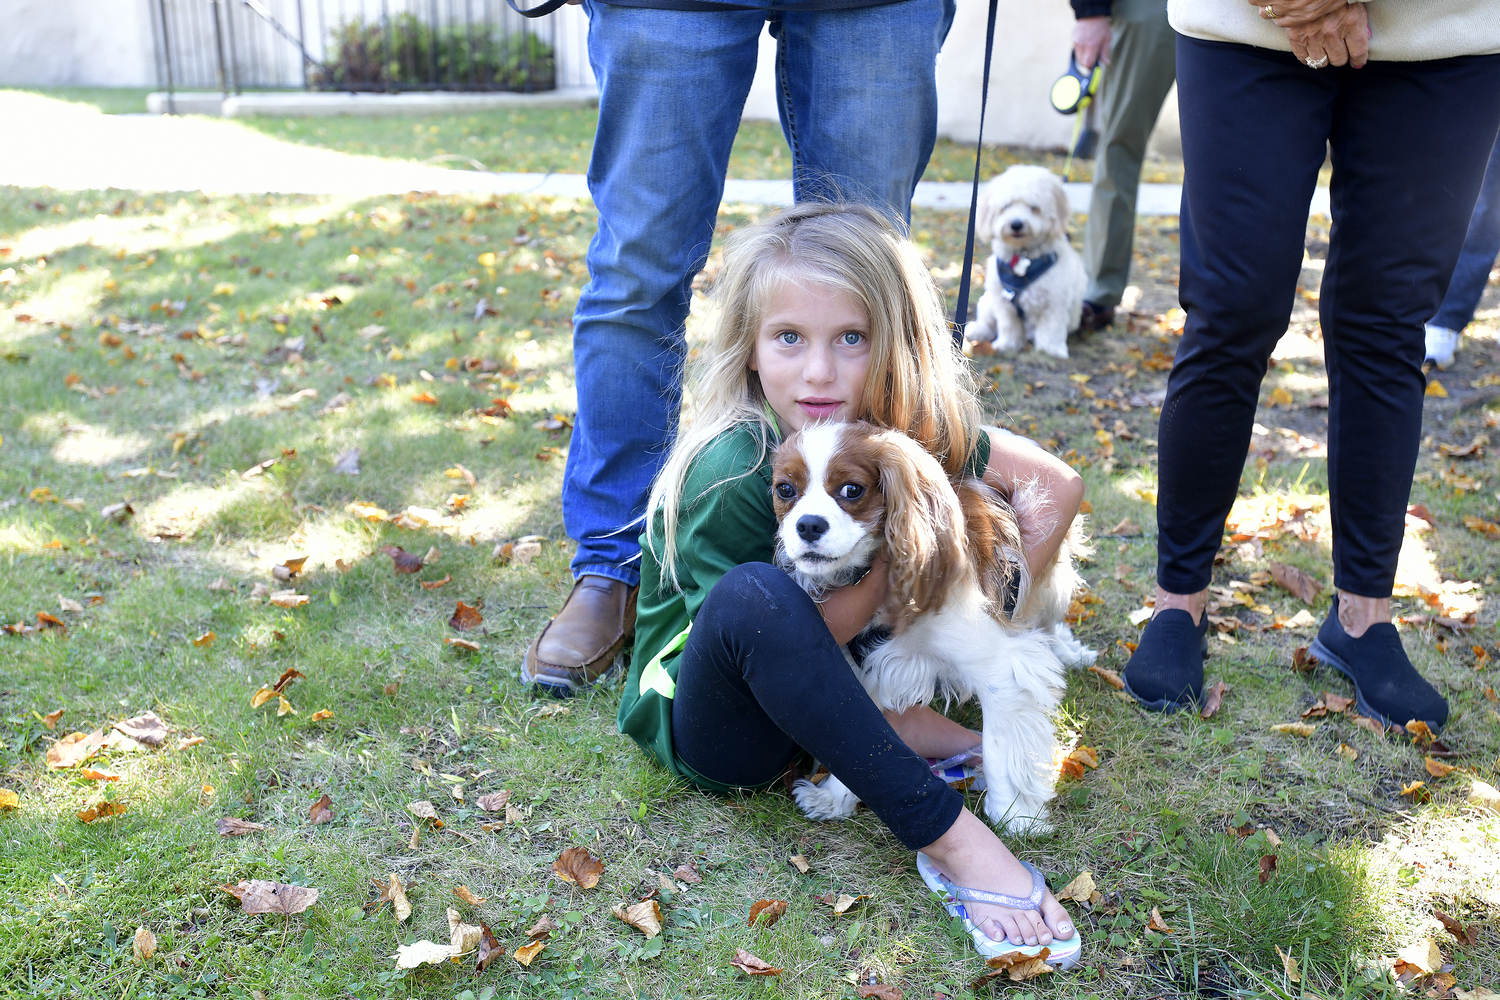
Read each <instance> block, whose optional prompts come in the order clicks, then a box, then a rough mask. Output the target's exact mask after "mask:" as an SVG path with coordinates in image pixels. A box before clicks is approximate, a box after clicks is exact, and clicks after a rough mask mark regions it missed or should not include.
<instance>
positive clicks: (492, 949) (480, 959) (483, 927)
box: [474, 920, 505, 972]
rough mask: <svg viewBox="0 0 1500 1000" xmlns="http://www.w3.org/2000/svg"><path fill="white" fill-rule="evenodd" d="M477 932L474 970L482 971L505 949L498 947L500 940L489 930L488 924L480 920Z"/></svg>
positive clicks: (503, 952)
mask: <svg viewBox="0 0 1500 1000" xmlns="http://www.w3.org/2000/svg"><path fill="white" fill-rule="evenodd" d="M479 932H480V933H479V950H478V953H477V954H475V956H474V971H475V972H483V971H484V970H485V969H488V968H489V967H490V963H491V962H493V961H494V960H495V959H497V958H499V957H500V956H501V955H503V954H505V950H504V949H503V948H501V947H500V942H499V941H498V940H496V938H495V935H494V933H493V932H492V931H491V930H490V925H489V924H487V923H485V922H484V921H482V920H481V921H480V922H479Z"/></svg>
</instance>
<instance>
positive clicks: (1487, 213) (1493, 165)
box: [1427, 136, 1500, 368]
mask: <svg viewBox="0 0 1500 1000" xmlns="http://www.w3.org/2000/svg"><path fill="white" fill-rule="evenodd" d="M1497 255H1500V136H1497V137H1496V138H1495V148H1494V149H1492V150H1491V151H1490V163H1489V166H1488V167H1486V168H1485V171H1484V184H1483V185H1482V186H1481V187H1480V188H1479V201H1478V202H1476V203H1475V204H1474V214H1473V215H1472V216H1470V218H1469V234H1468V235H1467V236H1466V237H1464V248H1463V252H1462V253H1460V254H1459V255H1458V266H1457V267H1455V268H1454V269H1453V278H1452V279H1451V280H1450V281H1449V282H1448V294H1447V295H1444V296H1443V304H1442V305H1441V306H1439V307H1438V311H1437V315H1436V316H1434V317H1432V319H1431V320H1429V321H1428V323H1427V360H1428V361H1431V362H1432V363H1433V364H1435V365H1437V366H1438V367H1439V368H1447V367H1448V366H1449V365H1451V364H1453V355H1454V354H1455V353H1457V351H1458V341H1459V337H1460V336H1462V335H1463V332H1464V327H1466V326H1468V325H1469V321H1470V320H1472V319H1473V318H1474V310H1475V309H1476V308H1478V306H1479V297H1480V296H1481V295H1483V294H1484V286H1485V283H1486V282H1488V281H1489V280H1490V268H1492V267H1494V266H1495V257H1496V256H1497Z"/></svg>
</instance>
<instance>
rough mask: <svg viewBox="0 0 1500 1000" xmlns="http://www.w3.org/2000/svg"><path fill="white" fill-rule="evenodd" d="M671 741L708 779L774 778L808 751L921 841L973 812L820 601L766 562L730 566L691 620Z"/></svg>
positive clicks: (914, 841)
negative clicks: (852, 659) (904, 729)
mask: <svg viewBox="0 0 1500 1000" xmlns="http://www.w3.org/2000/svg"><path fill="white" fill-rule="evenodd" d="M672 744H673V747H674V748H675V749H676V751H677V756H678V757H679V758H681V759H682V760H683V762H685V763H686V764H687V765H688V766H689V767H691V768H692V769H693V770H694V771H697V772H698V773H699V774H701V775H703V776H704V777H705V778H711V779H713V780H714V781H719V782H723V783H724V784H727V785H744V786H756V785H764V784H766V783H767V782H770V781H773V780H774V779H775V778H776V777H778V776H779V775H780V774H781V773H782V772H783V771H784V770H785V769H786V766H787V764H788V763H789V762H790V761H791V759H792V758H793V757H794V756H796V754H797V753H798V751H799V749H805V750H807V751H808V752H809V753H811V754H812V755H813V756H814V757H816V758H818V760H819V761H821V762H822V763H823V764H824V765H825V766H826V767H827V768H828V769H829V770H830V771H832V772H833V773H834V774H835V775H836V776H837V777H838V779H839V780H840V781H842V782H843V783H844V784H845V785H847V786H849V789H850V791H852V792H854V794H856V795H858V796H859V797H860V799H861V800H862V801H863V802H864V803H865V804H866V805H867V806H869V807H870V808H871V809H873V810H874V811H875V814H876V815H877V816H879V817H880V818H881V819H882V820H884V821H885V825H886V826H888V827H890V829H891V832H892V833H894V834H895V835H896V837H897V839H899V840H900V841H901V843H903V844H904V845H906V847H907V848H909V849H911V850H917V849H919V848H922V847H926V846H927V845H928V844H931V843H932V842H933V841H935V840H937V839H938V838H939V837H940V836H942V835H943V834H944V833H946V832H947V831H948V828H949V827H951V826H952V825H953V823H954V821H955V820H957V819H958V815H959V813H960V812H961V811H962V809H963V796H961V795H959V794H958V793H957V792H955V791H954V790H953V789H951V788H949V787H948V785H947V784H946V783H944V782H943V781H942V779H940V778H937V777H935V776H934V775H933V774H932V772H931V770H929V769H928V766H927V762H926V761H924V760H923V759H922V758H920V757H918V756H917V755H916V753H914V752H913V751H912V750H911V749H910V748H909V747H907V745H906V744H905V743H903V742H902V741H901V738H900V737H899V736H897V735H896V731H895V730H893V729H892V728H891V726H890V723H888V722H886V720H885V716H883V715H882V714H881V713H880V710H879V709H878V708H876V707H875V703H874V702H873V701H871V700H870V696H869V695H868V694H866V693H865V689H864V688H863V687H861V686H860V683H859V681H858V680H857V679H856V678H855V676H854V672H853V671H852V670H850V669H849V664H848V662H847V661H846V660H845V659H844V654H843V652H842V651H841V650H840V648H839V645H838V643H837V642H835V641H834V638H833V635H832V634H831V633H830V632H829V631H828V626H827V625H826V624H824V622H823V616H822V615H820V614H819V613H818V609H817V606H816V605H815V604H813V602H812V598H810V597H808V596H807V594H806V593H804V592H803V591H802V589H801V588H800V587H798V586H797V585H796V583H794V582H793V581H792V579H791V577H789V576H787V575H786V574H785V573H784V572H782V571H781V570H779V569H777V568H776V567H775V566H770V565H767V564H766V563H745V564H744V565H741V566H736V567H735V568H734V569H732V570H730V571H729V572H728V573H726V574H724V576H723V577H722V578H721V579H720V580H719V582H718V583H717V584H716V585H715V586H714V588H713V590H712V591H710V592H709V595H708V598H707V599H706V600H704V602H703V606H702V607H701V608H699V610H698V615H697V617H696V618H694V619H693V631H692V632H691V633H690V634H689V635H688V641H687V645H686V646H685V647H684V648H683V651H682V658H681V660H680V661H679V663H678V667H677V694H676V698H675V700H674V701H673V703H672Z"/></svg>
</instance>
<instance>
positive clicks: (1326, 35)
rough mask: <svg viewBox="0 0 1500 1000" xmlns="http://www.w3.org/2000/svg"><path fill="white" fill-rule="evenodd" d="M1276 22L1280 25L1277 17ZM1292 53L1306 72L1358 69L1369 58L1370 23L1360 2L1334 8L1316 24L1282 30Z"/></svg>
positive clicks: (1343, 4) (1340, 1)
mask: <svg viewBox="0 0 1500 1000" xmlns="http://www.w3.org/2000/svg"><path fill="white" fill-rule="evenodd" d="M1276 23H1277V24H1278V25H1280V24H1281V19H1280V18H1277V21H1276ZM1286 37H1287V41H1288V42H1290V43H1291V46H1292V53H1293V54H1294V55H1295V56H1296V57H1297V58H1298V59H1299V60H1301V61H1302V63H1303V64H1304V65H1306V66H1307V67H1308V68H1310V69H1322V68H1323V67H1324V66H1327V65H1329V64H1332V65H1334V66H1344V65H1349V66H1353V67H1354V68H1355V69H1359V68H1360V67H1361V66H1363V65H1364V64H1365V62H1366V60H1368V59H1369V57H1370V21H1369V16H1368V15H1367V14H1366V12H1365V5H1364V4H1362V3H1353V4H1346V3H1344V2H1343V0H1339V5H1338V7H1337V8H1336V9H1335V10H1334V11H1333V13H1331V14H1328V15H1326V16H1324V17H1323V18H1321V19H1320V20H1318V21H1315V22H1313V23H1312V24H1308V25H1305V26H1299V27H1291V28H1287V29H1286Z"/></svg>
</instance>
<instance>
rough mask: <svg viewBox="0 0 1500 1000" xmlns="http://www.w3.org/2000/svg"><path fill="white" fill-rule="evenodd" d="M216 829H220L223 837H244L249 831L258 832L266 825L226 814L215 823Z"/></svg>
mask: <svg viewBox="0 0 1500 1000" xmlns="http://www.w3.org/2000/svg"><path fill="white" fill-rule="evenodd" d="M214 829H215V830H218V831H219V836H221V837H243V836H244V835H245V834H247V833H257V832H259V831H261V830H264V829H265V827H264V826H262V825H261V824H259V823H252V822H250V821H249V820H245V819H239V818H237V817H234V816H224V817H221V818H220V819H219V821H218V822H217V823H215V824H214Z"/></svg>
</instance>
